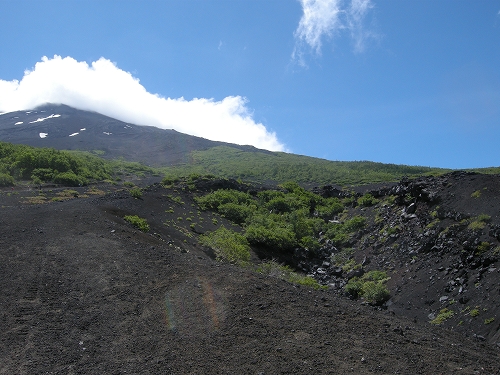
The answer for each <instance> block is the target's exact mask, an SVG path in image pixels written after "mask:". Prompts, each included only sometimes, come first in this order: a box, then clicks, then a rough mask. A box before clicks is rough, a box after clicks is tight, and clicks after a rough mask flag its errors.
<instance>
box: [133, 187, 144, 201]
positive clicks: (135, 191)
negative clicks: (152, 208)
mask: <svg viewBox="0 0 500 375" xmlns="http://www.w3.org/2000/svg"><path fill="white" fill-rule="evenodd" d="M130 195H131V196H132V197H134V198H135V199H141V198H142V190H141V189H140V188H138V187H135V188H132V189H130Z"/></svg>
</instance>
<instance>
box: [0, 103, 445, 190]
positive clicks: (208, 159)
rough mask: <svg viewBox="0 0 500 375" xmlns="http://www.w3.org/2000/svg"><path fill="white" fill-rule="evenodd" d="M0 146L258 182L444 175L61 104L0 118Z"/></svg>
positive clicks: (363, 180)
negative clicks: (86, 154) (242, 141)
mask: <svg viewBox="0 0 500 375" xmlns="http://www.w3.org/2000/svg"><path fill="white" fill-rule="evenodd" d="M0 141H3V142H11V143H16V144H26V145H31V146H37V147H53V148H56V149H59V150H62V149H64V150H83V151H90V152H93V153H94V154H97V155H101V156H103V157H104V158H107V159H116V158H123V159H124V160H127V161H133V162H141V163H143V164H146V165H148V166H155V167H160V166H161V167H169V172H170V173H174V174H183V175H185V174H190V173H199V174H207V173H211V174H216V175H219V176H223V177H231V178H241V179H244V180H253V181H260V182H268V181H273V182H276V181H278V182H284V181H287V180H294V181H299V182H301V183H306V184H307V183H308V184H339V185H346V184H366V183H371V182H382V181H395V180H398V179H400V178H401V177H403V176H418V175H422V174H429V173H442V172H444V170H442V169H435V168H429V167H416V166H404V165H394V164H383V163H374V162H339V161H329V160H324V159H319V158H313V157H307V156H301V155H294V154H289V153H283V152H271V151H267V150H261V149H257V148H255V147H252V146H240V145H235V144H228V143H223V142H214V141H209V140H206V139H203V138H199V137H193V136H190V135H186V134H182V133H179V132H177V131H174V130H162V129H158V128H156V127H152V126H137V125H132V124H127V123H124V122H122V121H118V120H115V119H112V118H109V117H106V116H103V115H100V114H98V113H93V112H88V111H81V110H77V109H74V108H71V107H68V106H65V105H45V106H42V107H39V108H37V109H35V110H33V111H18V112H12V113H7V114H3V115H1V116H0Z"/></svg>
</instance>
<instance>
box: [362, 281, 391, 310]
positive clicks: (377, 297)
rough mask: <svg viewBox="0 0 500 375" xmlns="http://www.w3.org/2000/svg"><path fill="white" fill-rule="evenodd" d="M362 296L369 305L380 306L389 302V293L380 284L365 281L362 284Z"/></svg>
mask: <svg viewBox="0 0 500 375" xmlns="http://www.w3.org/2000/svg"><path fill="white" fill-rule="evenodd" d="M362 296H363V298H364V299H366V300H367V301H368V302H370V303H374V304H376V305H381V304H382V303H384V302H385V301H387V300H389V298H390V297H391V293H390V292H389V290H388V289H387V288H386V287H385V286H384V284H383V283H381V282H375V281H366V282H364V283H363V289H362Z"/></svg>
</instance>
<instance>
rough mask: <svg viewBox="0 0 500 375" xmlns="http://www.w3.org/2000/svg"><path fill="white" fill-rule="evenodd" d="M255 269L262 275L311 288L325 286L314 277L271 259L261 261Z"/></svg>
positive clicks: (323, 287) (322, 287)
mask: <svg viewBox="0 0 500 375" xmlns="http://www.w3.org/2000/svg"><path fill="white" fill-rule="evenodd" d="M256 271H257V272H259V273H261V274H263V275H267V276H271V277H276V278H278V279H281V280H285V281H288V282H290V283H293V284H298V285H303V286H307V287H310V288H313V289H325V288H326V286H324V285H321V284H319V283H318V282H317V281H316V280H315V279H314V278H312V277H310V276H304V275H300V274H299V273H297V272H295V271H293V270H292V269H291V268H290V267H289V266H285V265H282V264H279V263H277V262H275V261H273V260H270V261H267V262H264V263H261V264H260V265H259V266H258V267H257V270H256Z"/></svg>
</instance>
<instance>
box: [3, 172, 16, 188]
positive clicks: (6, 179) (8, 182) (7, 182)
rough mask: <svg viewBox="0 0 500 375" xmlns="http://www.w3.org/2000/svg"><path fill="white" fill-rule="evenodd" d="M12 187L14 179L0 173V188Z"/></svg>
mask: <svg viewBox="0 0 500 375" xmlns="http://www.w3.org/2000/svg"><path fill="white" fill-rule="evenodd" d="M12 185H14V177H12V176H11V175H9V174H7V173H0V186H12Z"/></svg>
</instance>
